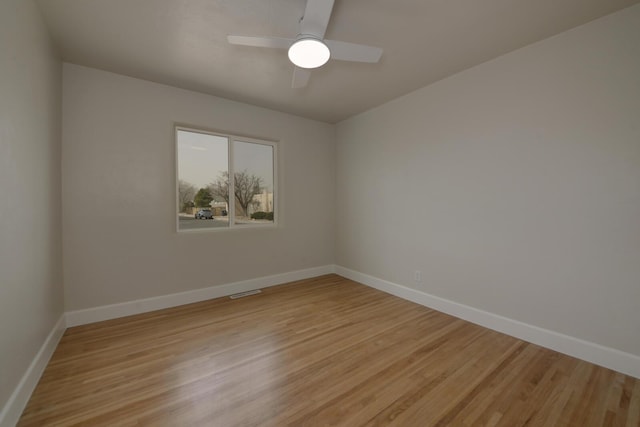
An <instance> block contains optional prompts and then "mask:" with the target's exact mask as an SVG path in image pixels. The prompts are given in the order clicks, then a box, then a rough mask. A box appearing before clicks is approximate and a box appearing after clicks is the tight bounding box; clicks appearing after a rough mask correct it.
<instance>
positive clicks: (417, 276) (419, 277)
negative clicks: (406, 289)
mask: <svg viewBox="0 0 640 427" xmlns="http://www.w3.org/2000/svg"><path fill="white" fill-rule="evenodd" d="M413 280H415V281H416V282H422V271H420V270H416V271H415V273H413Z"/></svg>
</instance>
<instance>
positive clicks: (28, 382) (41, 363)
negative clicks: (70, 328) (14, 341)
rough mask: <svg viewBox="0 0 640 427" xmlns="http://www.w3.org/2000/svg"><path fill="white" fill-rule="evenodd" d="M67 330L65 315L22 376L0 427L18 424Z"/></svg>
mask: <svg viewBox="0 0 640 427" xmlns="http://www.w3.org/2000/svg"><path fill="white" fill-rule="evenodd" d="M65 329H66V325H65V316H64V314H63V315H62V316H60V319H58V321H57V322H56V324H55V325H54V327H53V329H52V330H51V332H49V335H48V336H47V339H46V340H45V341H44V343H43V344H42V347H40V350H39V351H38V354H36V357H34V359H33V361H32V362H31V364H30V365H29V367H28V368H27V371H26V372H25V373H24V375H23V376H22V379H20V382H19V383H18V386H17V387H16V389H15V390H14V391H13V394H11V397H9V400H8V401H7V403H6V405H5V406H4V408H2V411H1V412H0V427H13V426H15V425H16V424H17V422H18V420H19V419H20V415H22V411H23V410H24V408H25V406H27V402H29V398H30V397H31V393H33V390H35V388H36V385H38V381H39V380H40V377H41V376H42V373H43V372H44V368H46V366H47V363H49V359H51V356H52V355H53V352H54V351H55V349H56V347H57V346H58V342H59V341H60V338H62V335H63V334H64V331H65Z"/></svg>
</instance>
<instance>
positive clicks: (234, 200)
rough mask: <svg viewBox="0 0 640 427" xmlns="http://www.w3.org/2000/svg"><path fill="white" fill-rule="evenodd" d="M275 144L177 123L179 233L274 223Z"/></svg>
mask: <svg viewBox="0 0 640 427" xmlns="http://www.w3.org/2000/svg"><path fill="white" fill-rule="evenodd" d="M276 148H277V147H276V144H275V143H273V142H268V141H261V140H256V139H252V138H244V137H238V136H233V135H224V134H218V133H211V132H205V131H200V130H195V129H187V128H182V127H177V128H176V155H177V181H178V182H177V199H178V200H177V224H178V231H186V230H211V229H220V228H240V227H248V226H264V225H269V224H271V225H273V224H275V220H276V217H275V213H276ZM229 177H233V179H229Z"/></svg>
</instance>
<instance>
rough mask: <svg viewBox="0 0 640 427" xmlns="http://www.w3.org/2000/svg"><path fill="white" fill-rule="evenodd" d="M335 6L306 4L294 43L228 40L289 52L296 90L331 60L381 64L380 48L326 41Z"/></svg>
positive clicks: (321, 1) (323, 0) (324, 0)
mask: <svg viewBox="0 0 640 427" xmlns="http://www.w3.org/2000/svg"><path fill="white" fill-rule="evenodd" d="M333 2H334V0H307V7H306V9H305V11H304V15H303V17H302V19H301V20H300V32H299V34H298V36H297V37H296V38H295V39H287V38H281V37H254V36H238V35H229V36H227V40H228V41H229V43H231V44H235V45H242V46H254V47H268V48H275V49H288V52H289V59H290V60H291V62H292V63H293V64H294V65H295V69H294V70H293V80H292V82H291V87H293V88H301V87H304V86H306V85H307V83H308V82H309V77H310V76H311V70H312V69H313V68H318V67H320V66H322V65H324V64H325V63H326V62H327V61H328V60H329V59H337V60H340V61H355V62H371V63H373V62H378V61H379V60H380V57H381V56H382V49H380V48H378V47H372V46H365V45H361V44H355V43H347V42H342V41H337V40H328V39H325V38H324V34H325V32H326V30H327V25H328V24H329V18H330V17H331V10H332V9H333Z"/></svg>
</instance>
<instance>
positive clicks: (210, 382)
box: [19, 275, 640, 427]
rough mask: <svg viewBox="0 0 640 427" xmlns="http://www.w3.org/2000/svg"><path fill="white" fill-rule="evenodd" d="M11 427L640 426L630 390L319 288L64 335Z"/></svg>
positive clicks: (463, 330)
mask: <svg viewBox="0 0 640 427" xmlns="http://www.w3.org/2000/svg"><path fill="white" fill-rule="evenodd" d="M19 425H20V426H44V425H56V426H69V425H87V426H100V425H105V426H134V425H135V426H140V425H142V426H222V427H234V426H278V427H283V426H316V425H317V426H349V427H355V426H420V427H422V426H447V425H452V426H466V425H469V426H471V425H474V426H475V425H485V426H494V425H504V426H510V427H512V426H521V425H527V426H579V427H584V426H605V425H606V426H609V425H611V426H625V425H626V426H639V425H640V380H637V379H634V378H632V377H628V376H624V375H622V374H619V373H616V372H613V371H610V370H607V369H604V368H600V367H597V366H595V365H592V364H590V363H586V362H582V361H579V360H577V359H574V358H571V357H568V356H564V355H561V354H559V353H556V352H553V351H550V350H546V349H544V348H541V347H538V346H535V345H532V344H528V343H526V342H523V341H519V340H517V339H515V338H511V337H508V336H505V335H502V334H499V333H497V332H493V331H491V330H489V329H485V328H482V327H479V326H476V325H473V324H470V323H467V322H464V321H462V320H458V319H455V318H453V317H450V316H447V315H444V314H441V313H438V312H436V311H433V310H429V309H426V308H424V307H421V306H418V305H416V304H413V303H410V302H407V301H403V300H401V299H399V298H396V297H393V296H390V295H387V294H384V293H382V292H378V291H376V290H373V289H370V288H368V287H365V286H363V285H359V284H356V283H354V282H351V281H349V280H346V279H343V278H341V277H339V276H335V275H329V276H323V277H319V278H316V279H312V280H306V281H302V282H297V283H293V284H287V285H283V286H278V287H274V288H269V289H265V290H264V291H263V293H262V294H261V295H256V296H251V297H247V298H243V299H238V300H229V299H227V298H221V299H216V300H211V301H206V302H202V303H197V304H191V305H186V306H182V307H177V308H172V309H167V310H162V311H157V312H153V313H148V314H143V315H138V316H131V317H128V318H123V319H116V320H111V321H106V322H101V323H95V324H92V325H86V326H80V327H75V328H70V329H68V330H67V331H66V333H65V334H64V337H63V338H62V341H61V342H60V345H59V346H58V348H57V350H56V352H55V354H54V355H53V358H52V360H51V362H50V363H49V365H48V366H47V368H46V371H45V372H44V375H43V376H42V379H41V381H40V383H39V385H38V387H37V388H36V390H35V392H34V394H33V396H32V398H31V400H30V401H29V404H28V405H27V408H26V410H25V412H24V414H23V416H22V418H21V420H20V423H19Z"/></svg>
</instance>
